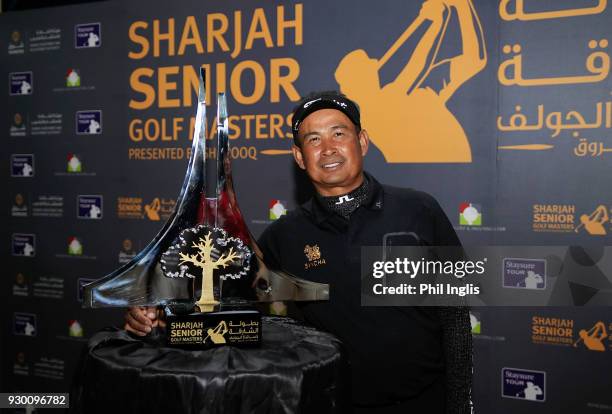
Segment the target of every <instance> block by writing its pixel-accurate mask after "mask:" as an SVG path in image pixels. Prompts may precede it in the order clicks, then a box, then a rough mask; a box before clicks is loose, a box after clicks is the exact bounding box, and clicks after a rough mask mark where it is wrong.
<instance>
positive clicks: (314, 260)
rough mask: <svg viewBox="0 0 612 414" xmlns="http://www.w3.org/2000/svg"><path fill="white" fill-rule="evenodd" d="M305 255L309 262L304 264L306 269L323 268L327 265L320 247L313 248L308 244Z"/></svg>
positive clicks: (305, 247)
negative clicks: (322, 266)
mask: <svg viewBox="0 0 612 414" xmlns="http://www.w3.org/2000/svg"><path fill="white" fill-rule="evenodd" d="M304 254H305V255H306V258H307V259H308V261H307V262H306V263H304V269H306V270H308V269H312V268H313V267H317V266H321V265H324V264H325V259H323V258H321V250H320V249H319V245H317V244H315V245H314V246H311V245H309V244H307V245H306V246H304Z"/></svg>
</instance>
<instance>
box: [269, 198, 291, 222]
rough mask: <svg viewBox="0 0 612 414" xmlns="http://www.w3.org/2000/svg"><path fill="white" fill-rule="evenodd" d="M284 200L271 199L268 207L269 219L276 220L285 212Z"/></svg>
mask: <svg viewBox="0 0 612 414" xmlns="http://www.w3.org/2000/svg"><path fill="white" fill-rule="evenodd" d="M285 204H286V202H285V201H282V200H271V201H270V205H269V209H270V213H269V218H270V220H277V219H279V218H281V216H284V215H285V214H287V209H286V208H285Z"/></svg>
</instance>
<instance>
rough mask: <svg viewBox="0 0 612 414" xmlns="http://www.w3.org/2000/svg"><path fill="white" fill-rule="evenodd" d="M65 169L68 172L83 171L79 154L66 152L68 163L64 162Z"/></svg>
mask: <svg viewBox="0 0 612 414" xmlns="http://www.w3.org/2000/svg"><path fill="white" fill-rule="evenodd" d="M66 171H67V172H69V173H80V172H82V171H83V163H82V162H81V156H80V155H78V154H68V163H67V164H66Z"/></svg>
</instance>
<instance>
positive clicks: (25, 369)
mask: <svg viewBox="0 0 612 414" xmlns="http://www.w3.org/2000/svg"><path fill="white" fill-rule="evenodd" d="M13 374H15V375H25V376H27V375H30V366H29V365H28V363H27V361H26V356H25V353H23V352H17V355H15V363H14V364H13Z"/></svg>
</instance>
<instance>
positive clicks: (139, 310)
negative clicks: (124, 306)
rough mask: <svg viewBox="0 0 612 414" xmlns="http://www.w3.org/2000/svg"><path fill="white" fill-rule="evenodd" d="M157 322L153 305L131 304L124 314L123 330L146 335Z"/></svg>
mask: <svg viewBox="0 0 612 414" xmlns="http://www.w3.org/2000/svg"><path fill="white" fill-rule="evenodd" d="M158 323H159V320H158V318H157V309H156V308H155V306H132V307H131V308H128V311H127V312H126V314H125V330H126V331H129V332H132V333H134V334H136V335H138V336H146V335H148V334H149V333H150V332H151V329H153V328H155V327H156V326H157V325H158Z"/></svg>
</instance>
